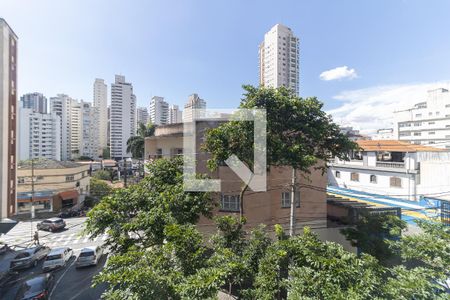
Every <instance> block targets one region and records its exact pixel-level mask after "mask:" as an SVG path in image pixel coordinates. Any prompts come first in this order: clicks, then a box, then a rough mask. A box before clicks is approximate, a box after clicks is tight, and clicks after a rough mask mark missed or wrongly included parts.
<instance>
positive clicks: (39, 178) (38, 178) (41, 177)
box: [36, 175, 44, 180]
mask: <svg viewBox="0 0 450 300" xmlns="http://www.w3.org/2000/svg"><path fill="white" fill-rule="evenodd" d="M43 179H44V176H42V175H39V176H36V180H43Z"/></svg>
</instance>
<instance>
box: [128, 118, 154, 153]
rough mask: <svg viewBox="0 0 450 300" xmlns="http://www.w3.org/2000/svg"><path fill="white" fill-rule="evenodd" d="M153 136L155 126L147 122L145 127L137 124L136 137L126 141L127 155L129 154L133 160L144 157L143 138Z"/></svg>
mask: <svg viewBox="0 0 450 300" xmlns="http://www.w3.org/2000/svg"><path fill="white" fill-rule="evenodd" d="M154 134H155V125H153V124H152V123H151V122H149V123H148V124H147V125H144V124H142V123H139V128H138V130H137V135H135V136H132V137H130V138H129V139H128V141H127V153H130V152H131V155H132V156H133V158H143V157H144V146H145V138H146V137H149V136H152V135H154Z"/></svg>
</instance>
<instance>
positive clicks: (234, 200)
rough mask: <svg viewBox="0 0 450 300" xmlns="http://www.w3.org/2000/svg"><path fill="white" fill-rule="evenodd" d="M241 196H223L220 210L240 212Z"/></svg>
mask: <svg viewBox="0 0 450 300" xmlns="http://www.w3.org/2000/svg"><path fill="white" fill-rule="evenodd" d="M240 202H241V201H239V195H222V198H221V199H220V209H221V210H223V211H239V206H240Z"/></svg>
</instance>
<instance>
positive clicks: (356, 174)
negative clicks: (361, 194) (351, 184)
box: [350, 173, 359, 181]
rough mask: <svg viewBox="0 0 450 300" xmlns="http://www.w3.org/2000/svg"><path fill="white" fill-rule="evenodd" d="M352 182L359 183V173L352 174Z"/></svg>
mask: <svg viewBox="0 0 450 300" xmlns="http://www.w3.org/2000/svg"><path fill="white" fill-rule="evenodd" d="M350 180H351V181H359V174H358V173H351V174H350Z"/></svg>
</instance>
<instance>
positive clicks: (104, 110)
mask: <svg viewBox="0 0 450 300" xmlns="http://www.w3.org/2000/svg"><path fill="white" fill-rule="evenodd" d="M93 105H94V106H95V107H97V109H98V145H99V154H101V153H102V152H103V149H105V148H107V147H108V143H109V140H108V86H107V85H106V84H105V81H104V80H103V79H99V78H96V79H95V81H94V101H93Z"/></svg>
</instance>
